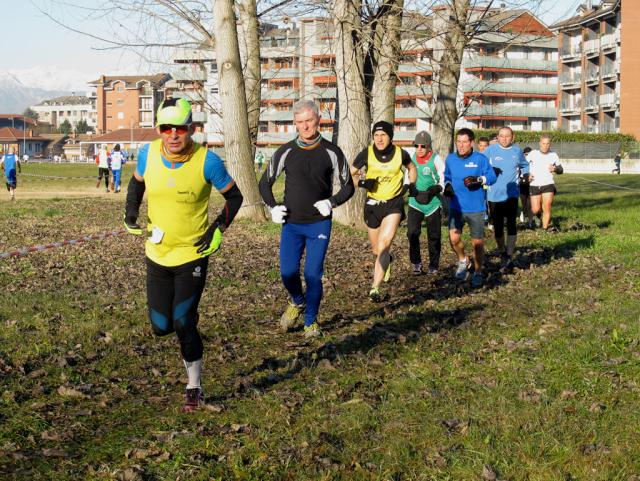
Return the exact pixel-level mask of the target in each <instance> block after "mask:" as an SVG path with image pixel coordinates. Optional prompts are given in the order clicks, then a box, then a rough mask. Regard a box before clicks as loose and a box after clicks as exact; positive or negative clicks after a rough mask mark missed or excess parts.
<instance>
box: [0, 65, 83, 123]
mask: <svg viewBox="0 0 640 481" xmlns="http://www.w3.org/2000/svg"><path fill="white" fill-rule="evenodd" d="M61 95H71V92H70V91H68V90H47V89H43V88H35V87H28V86H26V85H24V84H23V83H22V82H21V81H20V80H19V79H18V78H16V77H15V76H14V75H12V74H10V73H9V72H0V114H21V113H22V112H24V110H25V109H26V108H27V107H31V106H32V105H36V104H38V103H40V102H42V101H43V100H47V99H51V98H55V97H59V96H61Z"/></svg>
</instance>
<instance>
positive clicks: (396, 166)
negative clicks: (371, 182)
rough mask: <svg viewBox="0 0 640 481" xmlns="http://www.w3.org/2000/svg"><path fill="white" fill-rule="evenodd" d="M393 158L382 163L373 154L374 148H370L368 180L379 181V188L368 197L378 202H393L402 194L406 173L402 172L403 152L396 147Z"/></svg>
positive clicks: (366, 176) (369, 193)
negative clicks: (392, 200)
mask: <svg viewBox="0 0 640 481" xmlns="http://www.w3.org/2000/svg"><path fill="white" fill-rule="evenodd" d="M394 149H395V152H394V154H393V158H392V159H391V160H390V161H389V162H386V163H384V162H380V161H379V160H378V159H377V158H376V154H375V153H374V152H373V146H372V145H370V146H369V155H368V156H367V173H366V175H365V178H366V179H376V178H377V179H378V187H377V189H376V190H374V191H373V192H368V193H367V196H368V197H371V198H372V199H376V200H391V199H393V198H394V197H397V196H398V195H400V192H402V182H403V180H404V171H403V170H402V150H401V149H400V147H398V146H395V147H394Z"/></svg>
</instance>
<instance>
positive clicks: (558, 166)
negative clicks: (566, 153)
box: [553, 164, 564, 175]
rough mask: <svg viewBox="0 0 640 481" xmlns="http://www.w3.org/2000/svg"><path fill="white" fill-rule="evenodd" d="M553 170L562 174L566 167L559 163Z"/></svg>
mask: <svg viewBox="0 0 640 481" xmlns="http://www.w3.org/2000/svg"><path fill="white" fill-rule="evenodd" d="M553 172H554V173H556V174H558V175H560V174H562V173H563V172H564V169H563V168H562V166H561V165H559V164H558V165H556V166H555V167H554V168H553Z"/></svg>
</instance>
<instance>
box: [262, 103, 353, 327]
mask: <svg viewBox="0 0 640 481" xmlns="http://www.w3.org/2000/svg"><path fill="white" fill-rule="evenodd" d="M293 121H294V123H295V126H296V130H297V131H298V136H297V137H296V138H295V139H294V140H292V141H290V142H287V143H286V144H284V145H283V146H282V147H280V148H279V149H278V150H276V152H275V153H274V154H273V156H272V157H271V159H270V160H269V162H268V164H267V168H266V169H265V171H264V174H263V175H262V178H261V179H260V183H259V187H260V195H261V196H262V199H263V200H264V203H265V204H267V206H268V207H269V209H270V211H271V219H272V220H273V222H275V223H276V224H283V226H282V233H281V236H280V274H281V276H282V283H283V284H284V287H285V288H286V289H287V292H288V293H289V296H290V298H291V300H290V301H289V306H288V307H287V308H286V310H285V311H284V313H283V314H282V316H281V317H280V327H281V328H282V329H283V330H284V331H285V332H286V331H288V330H289V329H292V328H293V327H294V326H295V325H296V324H297V323H298V321H299V320H300V318H301V317H302V316H303V314H304V336H305V337H307V338H311V337H317V336H321V335H322V331H321V330H320V326H319V325H318V310H319V307H320V301H321V300H322V275H323V272H324V259H325V255H326V253H327V248H328V247H329V240H330V238H331V218H332V215H331V212H332V210H333V209H334V208H335V207H337V206H339V205H341V204H343V203H345V202H346V201H348V200H349V199H350V198H351V196H352V195H353V193H354V190H355V189H354V187H353V181H352V180H351V176H350V175H349V165H348V164H347V161H346V159H345V157H344V154H343V153H342V150H340V148H339V147H338V146H337V145H335V144H333V143H331V142H329V141H328V140H325V139H324V138H323V137H322V135H320V131H319V130H318V127H319V125H320V109H319V108H318V106H317V105H316V104H315V102H313V101H311V100H299V101H298V102H296V103H295V104H294V106H293ZM283 173H284V174H285V180H284V200H283V202H282V203H279V202H278V201H276V199H275V197H274V196H273V190H272V189H273V184H274V183H275V182H276V180H277V178H278V177H279V176H280V175H281V174H283ZM334 179H335V180H337V182H338V184H339V185H340V190H338V192H337V193H335V194H334V193H333V182H334ZM305 251H306V257H305V265H304V279H305V283H306V288H307V290H306V292H303V290H302V281H301V280H300V261H301V259H302V255H303V253H305Z"/></svg>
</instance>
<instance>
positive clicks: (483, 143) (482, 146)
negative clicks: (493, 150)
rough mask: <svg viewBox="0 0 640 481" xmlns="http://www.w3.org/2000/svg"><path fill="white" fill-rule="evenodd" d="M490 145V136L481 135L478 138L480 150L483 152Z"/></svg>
mask: <svg viewBox="0 0 640 481" xmlns="http://www.w3.org/2000/svg"><path fill="white" fill-rule="evenodd" d="M487 147H489V137H480V138H479V139H478V152H480V153H483V152H484V151H485V150H486V149H487Z"/></svg>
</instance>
